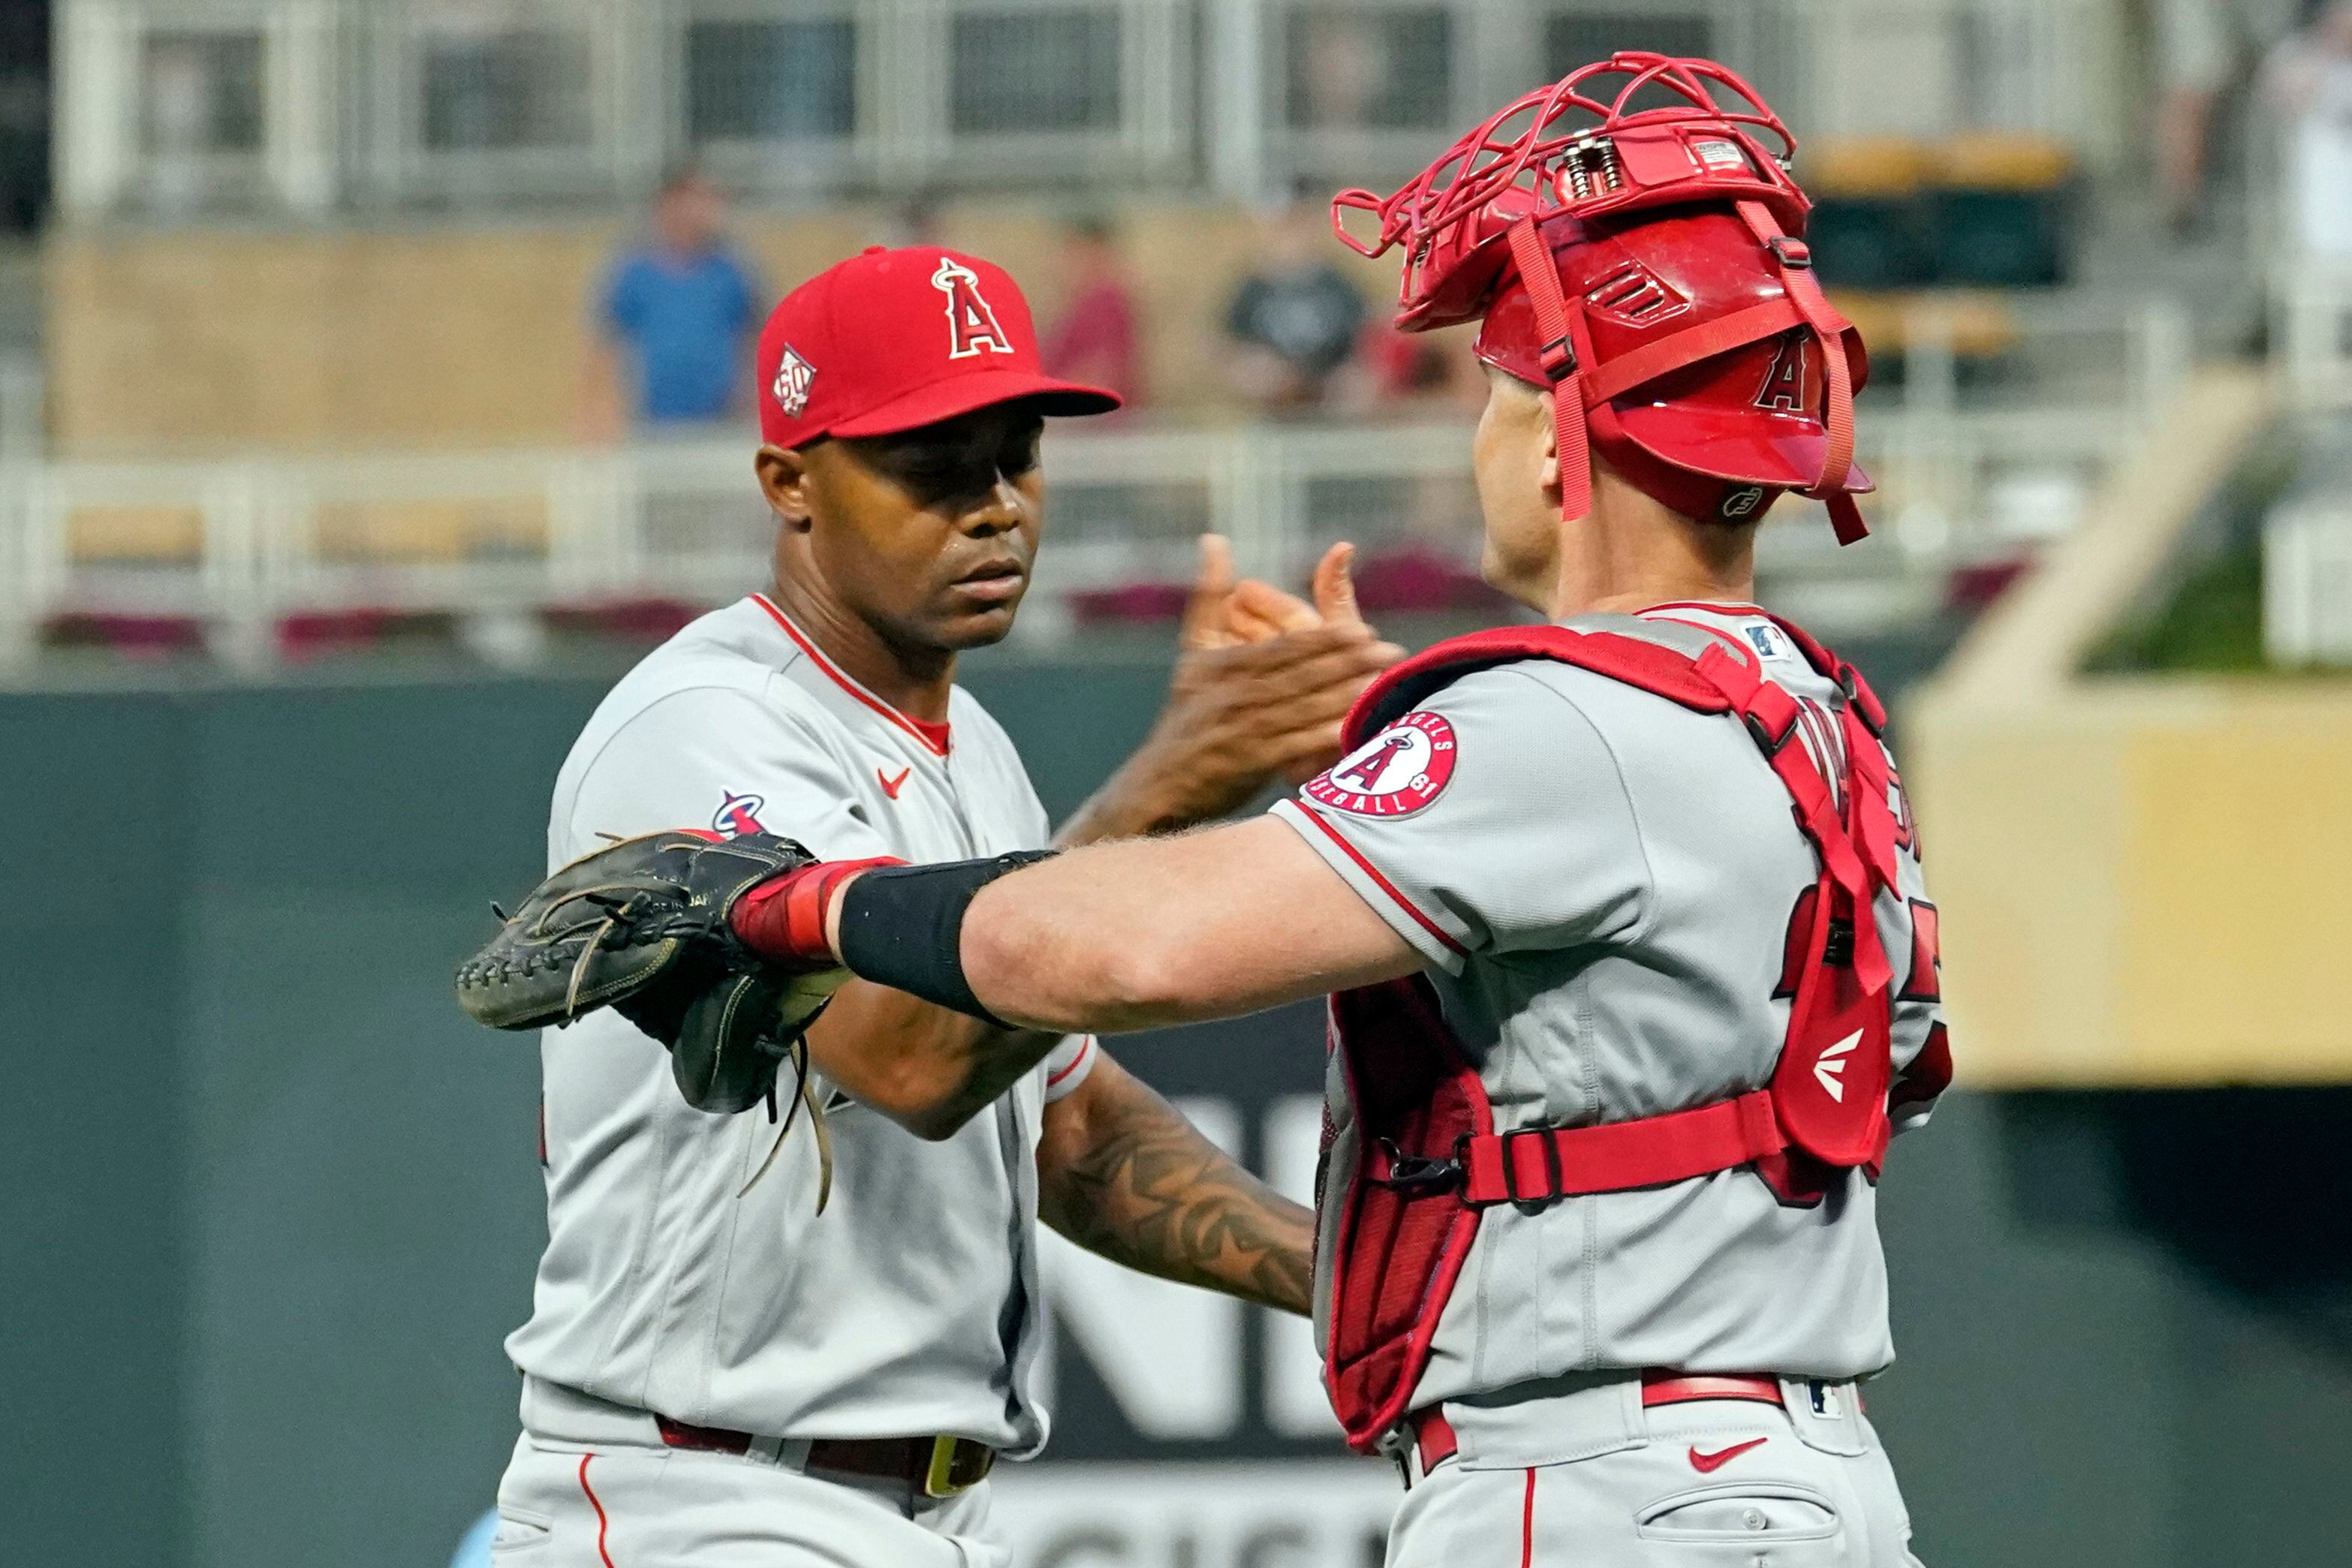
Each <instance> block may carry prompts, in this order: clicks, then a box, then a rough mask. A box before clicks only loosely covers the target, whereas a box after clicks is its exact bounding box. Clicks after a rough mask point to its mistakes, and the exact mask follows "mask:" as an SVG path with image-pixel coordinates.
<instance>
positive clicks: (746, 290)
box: [581, 169, 762, 441]
mask: <svg viewBox="0 0 2352 1568" xmlns="http://www.w3.org/2000/svg"><path fill="white" fill-rule="evenodd" d="M726 219H727V209H726V203H725V199H724V198H723V197H721V196H720V194H719V188H718V187H717V186H716V185H713V184H712V183H710V182H709V180H707V179H705V178H704V177H703V176H702V175H701V173H699V172H697V171H695V170H693V169H684V170H680V171H679V172H676V173H673V174H672V175H670V176H669V177H668V178H667V180H665V181H663V182H662V187H661V193H660V195H659V196H658V197H656V200H655V204H654V232H653V236H652V243H651V244H649V245H646V246H641V247H640V248H637V249H635V250H631V251H628V252H626V253H625V254H624V255H623V256H621V257H620V258H619V259H618V260H617V261H616V262H614V265H613V269H612V271H611V273H610V274H609V275H608V276H607V277H606V279H605V283H604V295H603V298H601V300H600V301H599V302H598V306H597V321H596V328H597V332H596V342H595V345H594V347H593V349H592V350H591V351H590V354H589V363H588V384H587V387H586V390H585V394H584V398H583V408H582V419H581V423H582V427H583V434H585V435H586V436H587V437H588V438H589V439H590V440H593V441H613V440H617V439H619V438H620V436H621V435H622V434H625V432H626V430H627V428H628V426H629V424H630V423H632V421H634V422H635V423H636V424H637V425H639V426H652V427H657V426H661V425H666V424H687V423H698V422H701V421H706V420H713V419H720V418H723V417H725V416H726V415H728V414H730V413H734V412H736V411H738V410H740V409H743V408H746V407H748V406H749V405H750V402H751V350H752V346H753V342H754V339H755V336H756V334H757V333H758V331H759V328H760V319H761V298H762V296H761V292H760V286H759V284H758V282H757V281H756V280H755V279H754V278H753V277H752V275H751V269H750V267H747V266H745V265H744V263H743V262H741V261H740V260H739V259H738V258H737V256H735V254H734V252H733V251H732V250H731V249H730V248H729V246H728V245H727V242H726V237H725V227H726Z"/></svg>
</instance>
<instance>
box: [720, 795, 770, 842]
mask: <svg viewBox="0 0 2352 1568" xmlns="http://www.w3.org/2000/svg"><path fill="white" fill-rule="evenodd" d="M719 793H720V794H721V795H722V796H725V799H724V800H720V801H719V810H717V811H715V812H713V813H712V814H711V818H710V828H711V831H713V832H719V833H724V834H726V835H727V836H728V837H729V838H730V839H733V838H740V837H741V836H742V835H743V834H745V833H764V832H766V831H768V830H767V829H765V828H763V827H761V825H760V810H761V808H762V807H764V806H765V805H767V803H768V802H767V800H766V799H765V798H764V797H761V796H759V795H735V794H730V793H729V792H728V791H726V790H724V789H722V790H720V791H719Z"/></svg>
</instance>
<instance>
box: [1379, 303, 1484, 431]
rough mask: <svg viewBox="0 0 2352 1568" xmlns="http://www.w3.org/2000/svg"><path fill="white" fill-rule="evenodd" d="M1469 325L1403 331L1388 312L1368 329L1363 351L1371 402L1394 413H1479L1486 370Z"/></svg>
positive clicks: (1481, 406)
mask: <svg viewBox="0 0 2352 1568" xmlns="http://www.w3.org/2000/svg"><path fill="white" fill-rule="evenodd" d="M1474 336H1475V334H1472V333H1470V332H1467V331H1444V332H1400V331H1398V330H1397V329H1395V328H1394V327H1393V326H1391V325H1390V324H1389V321H1388V319H1387V318H1386V316H1385V315H1383V316H1382V317H1381V319H1378V320H1375V321H1374V322H1373V323H1372V324H1371V325H1370V327H1367V328H1366V329H1364V335H1363V339H1362V340H1361V342H1360V344H1359V346H1358V350H1357V351H1358V354H1359V355H1360V358H1361V360H1362V362H1363V368H1364V371H1365V374H1364V376H1363V378H1362V379H1363V384H1364V388H1365V390H1366V392H1368V393H1369V394H1370V403H1371V406H1372V407H1373V408H1375V409H1379V410H1381V411H1383V412H1388V413H1418V414H1428V415H1431V416H1433V417H1442V416H1444V415H1445V414H1449V413H1454V414H1469V415H1472V416H1475V415H1476V413H1478V411H1479V410H1480V409H1481V408H1483V407H1484V406H1485V405H1486V372H1485V371H1483V370H1481V369H1480V367H1479V364H1478V358H1477V356H1476V355H1475V354H1473V353H1472V352H1471V351H1470V344H1471V341H1472V339H1473V337H1474Z"/></svg>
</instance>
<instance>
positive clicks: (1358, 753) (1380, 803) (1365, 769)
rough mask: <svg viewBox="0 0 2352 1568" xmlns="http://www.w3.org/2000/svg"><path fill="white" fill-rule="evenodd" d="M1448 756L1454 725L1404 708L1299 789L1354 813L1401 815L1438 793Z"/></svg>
mask: <svg viewBox="0 0 2352 1568" xmlns="http://www.w3.org/2000/svg"><path fill="white" fill-rule="evenodd" d="M1453 777H1454V727H1453V726H1452V725H1450V724H1448V723H1446V722H1445V720H1444V719H1443V718H1441V717H1440V716H1437V715H1436V714H1433V713H1409V714H1407V715H1405V716H1403V717H1402V718H1401V719H1399V720H1397V721H1396V722H1395V723H1394V724H1392V725H1391V726H1389V727H1388V728H1386V729H1384V730H1382V731H1381V732H1380V734H1378V735H1376V736H1374V737H1372V738H1371V739H1370V740H1368V741H1366V742H1365V743H1364V744H1363V745H1361V746H1360V747H1357V748H1356V749H1355V750H1354V751H1352V752H1349V754H1348V755H1347V756H1346V757H1344V758H1340V760H1339V766H1338V767H1336V768H1332V769H1331V771H1330V772H1328V773H1326V774H1324V775H1323V776H1322V777H1321V778H1319V779H1310V780H1308V781H1307V787H1306V788H1305V789H1302V790H1301V791H1300V793H1301V794H1303V795H1305V796H1306V797H1307V799H1308V800H1317V801H1320V802H1321V803H1322V804H1324V805H1326V806H1328V807H1330V808H1332V809H1333V810H1339V811H1350V812H1353V813H1354V814H1355V815H1357V816H1359V817H1402V816H1404V815H1405V814H1407V813H1408V812H1412V811H1418V810H1421V809H1422V808H1423V806H1426V805H1428V804H1429V803H1430V802H1431V801H1432V800H1436V799H1437V797H1438V796H1439V795H1440V794H1441V793H1443V792H1444V789H1445V786H1446V784H1447V783H1448V782H1449V781H1450V780H1451V779H1453Z"/></svg>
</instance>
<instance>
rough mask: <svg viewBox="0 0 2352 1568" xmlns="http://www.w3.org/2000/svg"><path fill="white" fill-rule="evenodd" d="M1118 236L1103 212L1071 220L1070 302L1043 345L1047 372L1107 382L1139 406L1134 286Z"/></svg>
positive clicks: (1066, 259) (1066, 266)
mask: <svg viewBox="0 0 2352 1568" xmlns="http://www.w3.org/2000/svg"><path fill="white" fill-rule="evenodd" d="M1117 238H1118V236H1117V235H1115V234H1114V233H1113V232H1112V230H1111V226H1110V225H1109V223H1108V221H1107V220H1105V219H1103V218H1100V217H1092V216H1090V217H1083V218H1079V219H1078V220H1076V222H1074V223H1072V224H1071V225H1070V226H1069V233H1068V236H1067V238H1066V240H1065V241H1064V242H1063V247H1062V256H1063V270H1064V277H1065V284H1066V287H1067V289H1068V291H1069V305H1068V307H1067V308H1066V309H1064V311H1063V312H1062V318H1061V319H1060V320H1059V321H1056V322H1055V324H1054V329H1053V330H1052V331H1051V332H1049V333H1048V334H1046V337H1045V342H1044V343H1043V344H1042V345H1041V346H1040V350H1039V351H1040V352H1041V353H1042V354H1043V355H1044V356H1045V372H1046V374H1048V375H1055V376H1061V377H1064V378H1066V379H1067V380H1070V381H1076V382H1087V384H1089V385H1092V386H1098V387H1108V388H1109V389H1110V390H1111V391H1112V392H1117V393H1118V395H1119V396H1120V397H1121V398H1122V399H1124V400H1125V401H1126V402H1127V406H1128V407H1129V408H1134V407H1136V406H1137V405H1139V403H1141V402H1142V401H1143V377H1142V375H1141V365H1140V363H1139V360H1138V358H1137V343H1136V326H1135V316H1136V309H1135V288H1134V286H1133V285H1132V284H1131V283H1130V282H1129V280H1128V276H1127V268H1126V267H1125V265H1124V264H1123V263H1122V262H1121V261H1120V260H1119V255H1118V244H1117Z"/></svg>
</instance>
